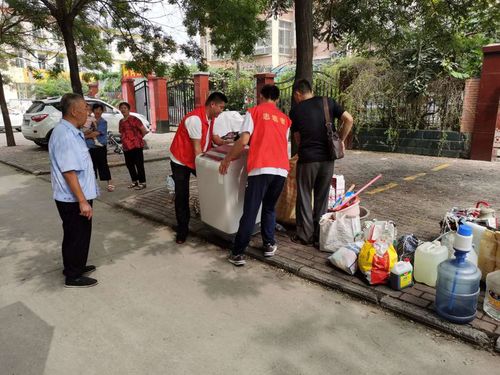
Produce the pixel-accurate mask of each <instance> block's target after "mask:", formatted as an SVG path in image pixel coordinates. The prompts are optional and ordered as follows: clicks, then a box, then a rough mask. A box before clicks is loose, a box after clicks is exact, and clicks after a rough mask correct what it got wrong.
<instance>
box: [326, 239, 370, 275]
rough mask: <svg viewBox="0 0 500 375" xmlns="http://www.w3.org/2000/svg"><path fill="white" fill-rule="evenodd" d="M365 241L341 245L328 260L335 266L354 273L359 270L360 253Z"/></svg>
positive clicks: (351, 273)
mask: <svg viewBox="0 0 500 375" xmlns="http://www.w3.org/2000/svg"><path fill="white" fill-rule="evenodd" d="M363 243H364V242H363V241H358V242H354V243H350V244H348V245H347V246H344V247H341V248H340V249H339V250H338V251H336V252H334V253H333V254H332V255H330V256H329V257H328V260H329V261H330V262H331V263H332V264H333V265H334V266H335V267H337V268H340V269H341V270H342V271H344V272H347V273H348V274H349V275H354V274H355V273H356V271H357V270H358V254H359V251H360V250H361V247H362V246H363Z"/></svg>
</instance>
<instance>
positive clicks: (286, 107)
mask: <svg viewBox="0 0 500 375" xmlns="http://www.w3.org/2000/svg"><path fill="white" fill-rule="evenodd" d="M293 83H294V77H292V78H289V79H286V80H284V81H281V82H280V81H277V82H276V86H278V87H279V89H280V100H279V102H278V107H279V108H280V109H281V110H282V111H283V112H284V113H286V114H288V113H290V110H291V108H292V93H293ZM312 86H313V90H314V94H315V95H317V96H328V97H330V98H337V96H338V94H339V84H338V77H332V76H330V75H328V74H326V73H323V72H320V71H314V72H313V83H312Z"/></svg>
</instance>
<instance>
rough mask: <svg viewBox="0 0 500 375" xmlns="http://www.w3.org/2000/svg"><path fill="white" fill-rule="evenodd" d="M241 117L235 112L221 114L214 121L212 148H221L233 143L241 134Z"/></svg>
mask: <svg viewBox="0 0 500 375" xmlns="http://www.w3.org/2000/svg"><path fill="white" fill-rule="evenodd" d="M242 126H243V116H242V115H240V114H239V112H237V111H225V112H222V113H221V114H220V115H219V116H217V118H216V119H215V120H214V128H213V134H212V143H213V144H214V146H222V145H225V144H228V143H233V142H234V141H235V140H236V139H237V138H238V135H239V134H240V133H241V127H242Z"/></svg>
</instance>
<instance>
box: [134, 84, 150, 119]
mask: <svg viewBox="0 0 500 375" xmlns="http://www.w3.org/2000/svg"><path fill="white" fill-rule="evenodd" d="M134 89H135V107H136V110H137V113H140V114H141V115H144V116H146V118H147V119H148V121H150V119H149V93H148V81H146V80H144V81H142V82H139V83H138V84H137V85H135V87H134Z"/></svg>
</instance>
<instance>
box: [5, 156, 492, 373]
mask: <svg viewBox="0 0 500 375" xmlns="http://www.w3.org/2000/svg"><path fill="white" fill-rule="evenodd" d="M110 195H111V194H110ZM50 196H51V191H50V185H49V184H47V183H46V182H45V181H43V180H41V179H40V178H35V177H34V176H30V175H26V174H22V173H18V172H16V171H15V170H14V169H12V168H9V167H6V166H3V165H0V217H1V218H2V220H1V222H0V233H1V234H2V235H1V236H0V249H1V250H0V319H1V322H2V329H1V330H0V373H1V374H2V375H3V374H5V375H7V374H22V375H41V374H47V375H67V374H75V375H102V374H106V375H136V374H207V375H208V374H217V375H219V374H242V375H244V374H263V375H268V374H269V375H284V374H286V375H295V374H297V375H298V374H311V375H318V374H332V372H335V373H337V372H338V373H342V374H346V375H348V374H353V375H357V374H365V373H370V374H396V373H401V372H402V371H404V372H410V373H412V374H424V375H426V374H437V373H441V372H444V371H448V372H452V373H453V374H457V375H459V374H463V375H467V374H471V373H474V374H478V375H482V374H484V375H486V374H493V373H495V370H497V369H498V363H499V362H498V361H499V359H498V356H495V355H493V354H490V353H487V352H486V351H479V350H475V348H472V347H470V346H469V345H465V344H463V343H461V342H459V341H457V340H455V339H454V338H452V337H450V336H448V335H443V334H441V333H439V332H436V331H433V330H428V329H422V327H421V326H420V325H418V324H414V323H412V322H408V321H406V320H404V319H403V320H402V319H400V318H399V317H398V316H394V315H393V314H388V313H385V312H384V311H383V310H381V309H379V308H377V307H375V306H373V305H370V304H366V303H360V302H359V301H356V300H352V299H350V298H349V297H348V296H346V295H343V294H340V293H337V292H332V291H331V290H326V289H324V288H321V287H318V286H317V285H315V284H311V283H308V282H305V281H304V280H302V279H300V278H297V277H293V276H291V275H290V274H289V273H287V272H282V271H280V270H278V269H276V268H274V267H269V266H267V265H265V264H263V263H261V262H257V261H253V260H249V262H248V264H247V266H246V267H245V268H244V269H236V268H234V267H233V266H231V265H230V264H228V263H227V262H226V260H225V255H226V253H225V252H224V251H221V249H220V248H217V247H216V246H213V245H211V244H208V243H206V242H204V241H202V240H200V239H197V238H190V239H189V241H188V242H186V243H185V244H184V245H183V246H177V245H176V244H175V243H174V241H173V238H174V235H173V232H172V231H171V230H170V229H169V228H165V227H164V226H161V225H157V224H155V223H152V222H150V221H148V220H145V219H143V218H138V217H134V216H133V215H131V214H129V213H127V212H124V211H121V210H116V209H112V208H110V207H109V205H107V204H104V203H102V202H101V201H97V202H95V205H94V208H95V217H94V222H93V226H94V230H93V236H92V244H91V252H90V262H91V263H93V264H96V265H97V267H98V268H97V272H95V273H94V274H93V276H95V277H96V278H97V279H98V280H99V282H100V283H99V285H98V286H96V287H94V288H90V289H79V290H77V289H65V288H63V287H62V283H63V276H62V275H61V256H60V242H61V236H62V230H61V227H60V225H61V224H60V219H59V217H58V215H57V210H56V208H55V205H54V202H53V201H52V200H51V199H50Z"/></svg>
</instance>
